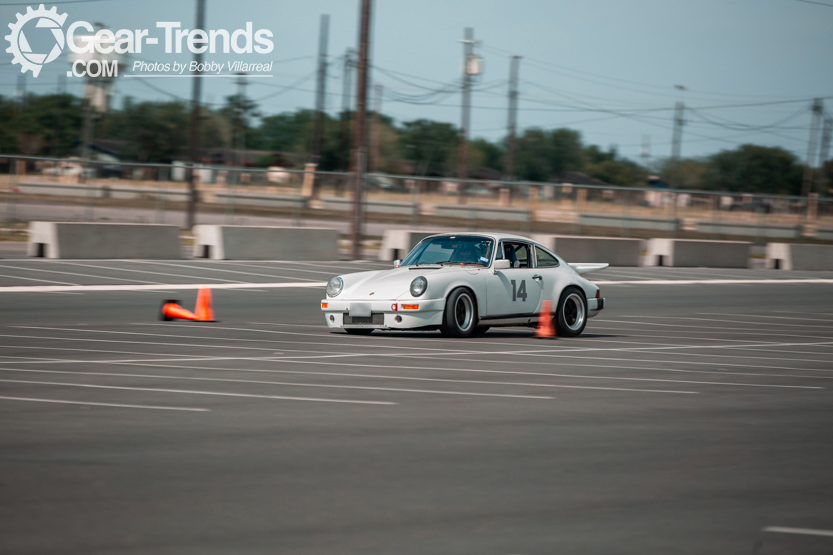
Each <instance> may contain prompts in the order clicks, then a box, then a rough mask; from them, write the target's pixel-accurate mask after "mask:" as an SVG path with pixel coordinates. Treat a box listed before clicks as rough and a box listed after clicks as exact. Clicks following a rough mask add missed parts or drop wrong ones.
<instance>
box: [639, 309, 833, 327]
mask: <svg viewBox="0 0 833 555" xmlns="http://www.w3.org/2000/svg"><path fill="white" fill-rule="evenodd" d="M697 314H702V315H705V316H734V317H736V318H741V317H747V316H748V317H750V318H756V317H758V318H777V319H779V320H807V321H809V322H824V323H825V324H830V325H831V326H833V320H831V319H823V318H801V317H798V316H773V315H772V314H770V313H767V314H739V313H728V312H698V313H697ZM640 318H642V316H640ZM727 321H734V320H727Z"/></svg>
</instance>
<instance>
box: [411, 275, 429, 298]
mask: <svg viewBox="0 0 833 555" xmlns="http://www.w3.org/2000/svg"><path fill="white" fill-rule="evenodd" d="M427 288H428V280H427V279H425V278H424V277H422V276H419V277H415V278H414V281H412V282H411V295H413V296H414V297H419V296H420V295H422V294H423V293H425V290H426V289H427Z"/></svg>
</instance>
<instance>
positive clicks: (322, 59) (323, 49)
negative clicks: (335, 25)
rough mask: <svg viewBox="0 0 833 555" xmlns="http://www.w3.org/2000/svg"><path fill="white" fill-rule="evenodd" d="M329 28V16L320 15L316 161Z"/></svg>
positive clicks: (319, 140) (315, 132) (325, 79)
mask: <svg viewBox="0 0 833 555" xmlns="http://www.w3.org/2000/svg"><path fill="white" fill-rule="evenodd" d="M329 29H330V16H329V15H327V14H322V15H321V25H320V28H319V31H318V83H317V84H316V86H315V129H314V131H313V138H312V161H313V162H314V163H316V164H317V163H318V160H319V159H320V158H321V143H322V141H323V137H324V111H325V108H326V107H325V99H326V97H327V41H328V36H329Z"/></svg>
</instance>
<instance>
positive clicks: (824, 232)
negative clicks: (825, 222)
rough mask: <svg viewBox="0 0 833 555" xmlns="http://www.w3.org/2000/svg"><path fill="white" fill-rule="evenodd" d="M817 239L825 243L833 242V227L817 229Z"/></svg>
mask: <svg viewBox="0 0 833 555" xmlns="http://www.w3.org/2000/svg"><path fill="white" fill-rule="evenodd" d="M816 239H821V240H823V241H833V227H817V228H816Z"/></svg>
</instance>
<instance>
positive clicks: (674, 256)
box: [647, 239, 752, 268]
mask: <svg viewBox="0 0 833 555" xmlns="http://www.w3.org/2000/svg"><path fill="white" fill-rule="evenodd" d="M751 246H752V243H748V242H746V241H698V240H691V239H649V240H648V264H647V265H648V266H676V267H689V268H690V267H707V268H748V267H749V251H750V248H751Z"/></svg>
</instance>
